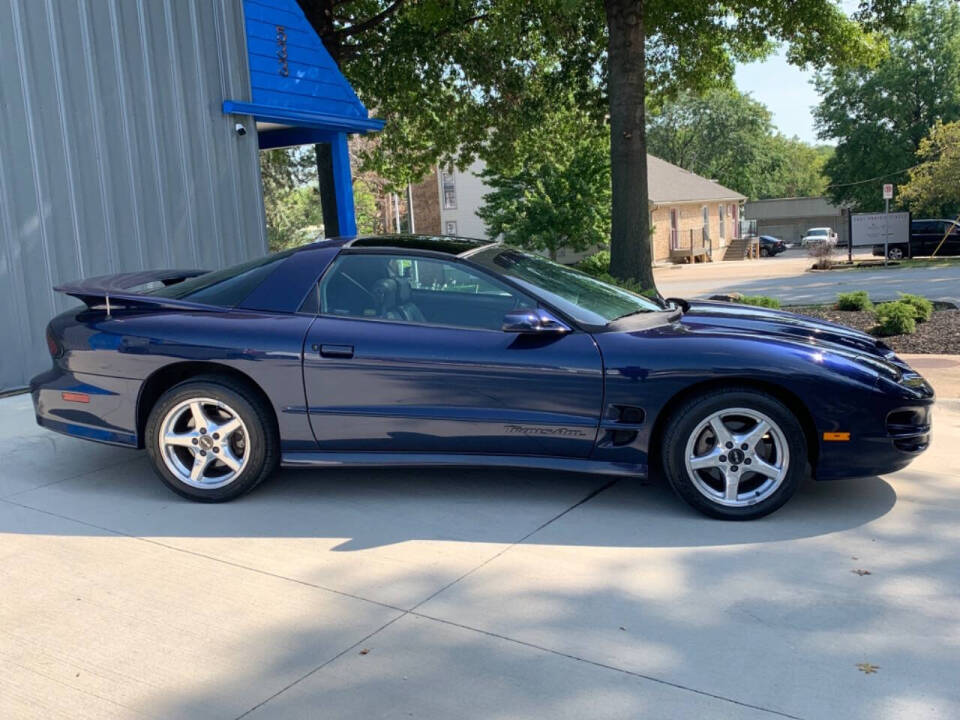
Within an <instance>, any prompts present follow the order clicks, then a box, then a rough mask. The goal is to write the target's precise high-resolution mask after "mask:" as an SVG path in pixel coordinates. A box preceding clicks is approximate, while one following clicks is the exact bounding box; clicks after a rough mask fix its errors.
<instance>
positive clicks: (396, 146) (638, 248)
mask: <svg viewBox="0 0 960 720" xmlns="http://www.w3.org/2000/svg"><path fill="white" fill-rule="evenodd" d="M299 2H300V4H301V7H303V8H304V10H305V11H306V14H307V17H308V18H309V19H310V21H311V24H312V25H313V27H314V28H315V29H316V31H317V33H318V34H319V35H320V38H321V40H322V41H323V42H324V45H325V46H326V47H327V48H328V50H330V52H331V55H333V57H334V59H335V60H336V61H337V62H338V64H339V65H340V67H341V69H342V70H343V71H344V72H345V74H346V75H347V77H348V78H349V79H350V80H351V81H352V82H353V83H354V85H355V87H356V88H357V90H358V92H359V93H360V96H361V97H362V98H363V99H365V100H366V101H367V103H368V105H369V106H371V107H372V108H374V109H375V110H376V111H377V113H378V114H379V115H381V116H382V117H384V118H386V119H387V127H386V128H385V130H384V132H383V133H382V137H381V142H380V143H379V144H378V145H377V146H376V147H377V149H376V151H375V152H374V153H372V154H371V156H370V158H369V162H370V164H371V166H372V167H375V168H376V169H377V170H378V171H379V172H380V173H381V174H382V175H385V176H387V177H390V178H391V179H393V180H395V181H398V182H403V181H406V180H415V179H417V178H418V177H420V176H422V174H424V173H425V172H426V171H427V169H428V168H429V166H430V165H432V164H434V163H436V162H437V161H441V162H448V161H454V162H457V163H458V164H459V165H461V166H462V165H464V164H466V163H467V162H469V160H471V159H472V158H473V157H474V156H476V155H477V154H478V153H480V152H481V151H482V152H484V153H487V154H492V153H496V152H497V151H498V149H502V148H506V147H509V146H511V144H512V143H514V142H516V141H517V138H519V137H520V136H521V135H522V133H523V129H524V128H526V127H529V126H530V125H531V124H534V123H536V122H538V121H539V118H541V117H543V116H544V115H545V114H546V113H547V112H549V111H551V110H555V109H556V108H557V106H558V104H559V102H560V100H559V99H560V98H566V97H567V95H568V94H569V93H570V92H572V93H573V95H574V98H575V100H576V102H577V105H578V107H580V108H581V110H583V111H584V112H586V113H589V114H590V115H591V116H592V117H594V118H595V121H596V122H598V123H600V122H602V121H603V117H604V115H606V116H608V117H609V132H610V160H611V182H612V189H611V190H612V192H611V203H612V215H611V218H612V219H611V272H612V273H613V274H614V275H615V276H617V277H619V278H631V279H637V280H639V281H640V282H641V283H642V284H643V285H644V286H645V287H652V286H653V273H652V267H651V248H650V243H649V212H648V202H647V197H648V193H647V170H646V127H645V125H646V123H645V112H646V103H647V100H648V99H650V101H651V105H652V106H654V105H656V103H657V102H658V101H659V99H661V98H665V97H670V96H671V95H673V94H676V92H678V91H679V90H681V89H692V90H695V91H703V90H705V89H707V88H709V87H712V86H715V85H718V84H724V83H727V82H729V78H730V77H731V75H732V72H733V66H734V62H735V61H737V60H749V59H756V58H757V57H760V56H762V55H764V54H765V53H767V52H768V51H769V50H770V49H771V39H773V40H782V41H786V42H789V43H790V49H789V56H790V58H791V60H792V61H794V62H796V63H799V64H804V63H814V64H815V65H817V66H822V65H823V64H824V63H825V62H826V61H827V60H828V59H829V60H830V61H833V62H850V61H851V60H853V59H854V58H857V57H859V56H861V55H862V54H864V53H865V52H867V51H868V50H869V49H870V42H869V36H867V35H865V34H864V33H863V32H862V30H863V28H868V29H869V28H872V27H873V26H875V25H877V24H878V23H881V22H887V21H889V20H890V18H893V17H895V16H896V15H897V13H898V12H899V8H900V5H901V3H900V2H898V0H862V2H861V11H860V14H859V17H858V19H859V20H860V21H861V22H860V23H858V22H856V21H854V20H852V19H850V18H848V17H847V16H846V15H845V14H844V13H843V12H842V11H841V9H840V8H839V6H838V5H837V4H836V3H834V2H833V1H832V0H794V1H793V2H789V3H785V2H782V0H753V1H751V2H748V1H746V0H724V1H722V2H717V1H716V0H686V1H685V2H676V0H604V2H603V3H601V2H600V0H457V1H456V2H451V1H450V0H419V2H412V1H410V2H405V1H404V0H392V1H391V0H299ZM648 88H649V91H650V92H649V98H648Z"/></svg>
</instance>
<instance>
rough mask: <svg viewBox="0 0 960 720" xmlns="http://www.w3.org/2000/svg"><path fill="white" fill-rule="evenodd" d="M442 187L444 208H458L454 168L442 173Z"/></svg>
mask: <svg viewBox="0 0 960 720" xmlns="http://www.w3.org/2000/svg"><path fill="white" fill-rule="evenodd" d="M440 188H441V192H442V195H443V209H444V210H456V209H457V183H456V181H455V180H454V177H453V170H452V169H451V170H445V171H443V172H442V173H440Z"/></svg>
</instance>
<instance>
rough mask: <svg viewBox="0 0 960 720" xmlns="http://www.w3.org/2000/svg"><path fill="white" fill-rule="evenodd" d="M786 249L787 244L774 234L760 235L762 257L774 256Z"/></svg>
mask: <svg viewBox="0 0 960 720" xmlns="http://www.w3.org/2000/svg"><path fill="white" fill-rule="evenodd" d="M786 249H787V246H786V244H785V243H784V242H783V240H781V239H780V238H775V237H773V236H772V235H761V236H760V256H761V257H773V256H774V255H778V254H780V253H782V252H784V251H785V250H786Z"/></svg>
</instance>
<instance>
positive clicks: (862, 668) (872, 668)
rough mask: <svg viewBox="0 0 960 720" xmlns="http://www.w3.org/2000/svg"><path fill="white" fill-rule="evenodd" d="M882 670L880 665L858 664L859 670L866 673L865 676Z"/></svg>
mask: <svg viewBox="0 0 960 720" xmlns="http://www.w3.org/2000/svg"><path fill="white" fill-rule="evenodd" d="M879 669H880V666H879V665H873V664H871V663H857V670H859V671H860V672H862V673H864V674H865V675H871V674H872V673H875V672H876V671H877V670H879Z"/></svg>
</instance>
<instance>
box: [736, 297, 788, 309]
mask: <svg viewBox="0 0 960 720" xmlns="http://www.w3.org/2000/svg"><path fill="white" fill-rule="evenodd" d="M737 302H738V303H740V304H742V305H755V306H757V307H765V308H771V309H772V310H779V309H780V301H779V300H777V299H776V298H772V297H767V296H766V295H744V296H743V297H742V298H740V299H738V300H737Z"/></svg>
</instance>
